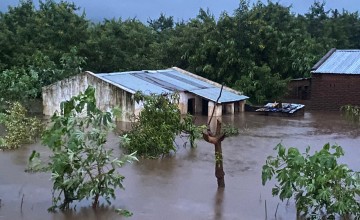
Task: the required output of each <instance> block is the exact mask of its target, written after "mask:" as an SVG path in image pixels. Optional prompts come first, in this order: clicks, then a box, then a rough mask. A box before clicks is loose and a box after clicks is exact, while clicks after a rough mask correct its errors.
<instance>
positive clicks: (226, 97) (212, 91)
mask: <svg viewBox="0 0 360 220" xmlns="http://www.w3.org/2000/svg"><path fill="white" fill-rule="evenodd" d="M191 93H194V94H196V95H198V96H201V97H203V98H205V99H208V100H211V101H214V102H216V100H217V98H218V97H219V93H220V88H217V87H213V88H207V89H199V90H193V91H191ZM248 98H249V97H247V96H244V95H238V94H235V93H232V92H229V91H226V90H223V91H222V93H221V97H220V99H219V103H224V102H234V101H238V100H245V99H248Z"/></svg>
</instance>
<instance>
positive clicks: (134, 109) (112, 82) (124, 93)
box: [42, 67, 248, 121]
mask: <svg viewBox="0 0 360 220" xmlns="http://www.w3.org/2000/svg"><path fill="white" fill-rule="evenodd" d="M88 86H93V87H94V88H95V89H96V99H97V103H96V104H97V106H98V107H99V108H100V109H101V110H109V109H110V108H112V107H114V106H118V107H120V108H121V110H122V112H123V113H125V114H123V117H122V118H121V119H120V120H121V121H129V119H130V116H132V115H134V114H135V115H137V114H139V112H140V111H141V109H142V103H136V102H135V101H134V94H135V93H136V92H137V91H141V92H142V93H144V94H146V95H149V94H170V93H174V92H178V93H179V96H180V100H179V109H180V112H181V114H186V113H190V114H203V115H211V114H212V111H213V108H215V111H214V116H221V115H222V114H225V113H227V114H234V113H235V112H241V111H244V106H245V102H246V99H248V97H247V96H245V95H243V94H242V93H241V92H238V91H236V90H233V89H231V88H228V87H226V86H224V87H223V91H222V95H221V97H220V99H219V101H218V103H217V104H216V101H217V98H218V96H219V93H220V89H221V85H220V84H218V83H216V82H213V81H210V80H208V79H205V78H203V77H200V76H198V75H195V74H193V73H190V72H187V71H185V70H182V69H180V68H177V67H173V68H170V69H165V70H154V71H153V70H143V71H129V72H115V73H99V74H95V73H92V72H89V71H86V72H83V73H81V74H79V75H76V76H73V77H70V78H67V79H64V80H61V81H58V82H56V83H53V84H51V85H49V86H45V87H43V89H42V99H43V113H44V114H45V115H52V114H54V113H55V112H56V111H59V110H60V103H61V102H62V101H65V100H69V99H70V98H71V97H72V96H75V95H78V94H79V93H80V92H84V91H85V89H86V88H87V87H88Z"/></svg>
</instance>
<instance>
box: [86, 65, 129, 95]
mask: <svg viewBox="0 0 360 220" xmlns="http://www.w3.org/2000/svg"><path fill="white" fill-rule="evenodd" d="M85 73H86V74H89V75H91V76H93V77H96V78H98V79H101V80H103V81H105V82H107V83H109V84H111V85H113V86H115V87H118V88H120V89H122V90H125V91H126V92H129V93H131V94H135V93H136V91H133V90H131V89H129V88H127V87H124V86H122V85H120V84H116V83H114V82H112V81H110V80H108V79H105V78H103V77H99V76H97V74H95V73H93V72H91V71H85Z"/></svg>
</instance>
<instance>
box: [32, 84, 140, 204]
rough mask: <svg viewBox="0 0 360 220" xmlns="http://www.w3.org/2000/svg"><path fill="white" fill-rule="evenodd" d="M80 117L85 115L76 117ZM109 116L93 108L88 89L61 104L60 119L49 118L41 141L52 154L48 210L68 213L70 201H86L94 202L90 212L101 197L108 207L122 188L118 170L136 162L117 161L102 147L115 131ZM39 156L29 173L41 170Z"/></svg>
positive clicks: (129, 158)
mask: <svg viewBox="0 0 360 220" xmlns="http://www.w3.org/2000/svg"><path fill="white" fill-rule="evenodd" d="M79 113H86V114H85V116H84V117H79V116H78V114H79ZM112 114H113V113H112V112H102V111H101V110H99V109H98V108H97V107H96V100H95V90H94V88H92V87H89V88H88V89H87V90H86V91H85V93H83V94H80V95H78V96H75V97H73V98H71V100H69V101H66V102H63V103H61V115H57V114H55V115H54V116H53V117H52V118H51V126H50V127H49V129H47V130H46V131H45V132H44V136H43V138H42V140H43V143H44V144H45V145H46V146H48V147H49V148H50V149H51V150H52V152H53V155H52V156H51V157H50V162H49V165H48V169H49V170H51V179H52V181H53V206H52V207H50V209H49V210H51V211H53V210H55V209H57V208H59V209H68V208H69V207H70V204H71V203H72V202H73V201H81V200H83V199H89V198H91V199H93V208H96V207H97V206H98V204H99V198H100V197H103V198H105V200H106V201H107V202H108V203H109V204H110V203H111V202H110V199H112V198H113V199H114V198H115V189H117V188H123V185H122V182H123V180H124V178H125V177H124V176H122V175H120V174H119V173H118V172H117V168H118V167H122V166H123V165H124V164H125V163H126V162H131V161H133V160H137V159H136V157H135V156H134V154H130V155H126V156H124V157H123V158H121V159H118V158H117V157H115V156H114V155H113V150H112V149H106V148H105V147H104V145H105V144H106V141H107V140H106V138H107V135H108V133H109V132H110V131H112V129H113V128H114V124H113V121H112ZM82 116H83V114H82ZM39 156H40V155H39V154H38V153H37V152H33V153H32V155H31V157H30V159H29V160H30V163H29V170H33V169H44V167H42V166H41V165H40V163H39V159H38V158H39Z"/></svg>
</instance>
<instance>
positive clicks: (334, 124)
mask: <svg viewBox="0 0 360 220" xmlns="http://www.w3.org/2000/svg"><path fill="white" fill-rule="evenodd" d="M198 120H199V121H200V122H201V121H203V122H204V121H206V118H202V117H198ZM222 120H223V123H226V124H232V125H234V126H236V127H238V128H239V129H240V135H239V136H236V137H229V138H226V139H225V140H224V141H223V142H222V146H223V156H224V170H225V173H226V175H225V183H226V188H225V190H223V191H218V190H217V183H216V178H215V176H214V149H213V148H214V147H213V146H211V145H210V144H208V143H206V142H204V141H198V147H197V148H196V149H190V148H189V147H187V148H184V147H183V142H182V140H181V139H178V145H179V146H178V152H177V153H176V154H175V155H174V156H172V157H166V158H163V159H160V160H140V162H138V163H135V164H130V165H127V166H126V167H124V168H123V169H121V170H120V172H121V173H122V174H123V175H125V176H126V179H125V181H124V185H125V188H126V189H125V190H119V191H118V192H117V199H116V200H115V201H113V206H114V207H120V208H124V209H128V210H131V211H132V212H133V213H134V215H133V216H132V217H130V218H129V219H134V220H137V219H140V220H142V219H145V220H146V219H156V220H161V219H164V220H167V219H171V220H178V219H179V220H184V219H194V220H195V219H200V220H202V219H204V220H206V219H209V220H228V219H229V220H232V219H234V220H236V219H240V220H241V219H245V220H247V219H250V220H251V219H265V217H266V215H265V203H266V205H267V217H268V219H279V220H280V219H296V217H295V208H294V202H293V201H292V200H290V202H289V203H288V204H287V203H286V202H280V200H278V199H277V198H273V197H272V196H271V187H272V184H269V185H267V186H265V187H264V186H262V185H261V167H262V165H263V164H264V162H265V160H266V157H267V156H268V155H271V154H274V151H273V148H274V147H275V146H276V144H278V143H279V142H282V143H283V144H284V145H286V146H296V147H299V148H300V149H302V150H304V149H305V147H306V146H308V145H310V146H314V148H313V149H319V148H320V147H322V146H323V145H324V144H325V143H327V142H330V143H331V144H335V143H337V144H339V145H341V146H343V147H344V149H345V157H344V158H343V159H342V162H345V163H347V164H349V166H350V167H351V168H353V169H357V170H360V161H359V159H358V158H359V156H358V155H360V147H359V146H358V143H359V142H360V137H359V136H360V135H359V129H358V128H357V127H356V126H355V125H353V124H349V123H348V122H346V121H345V120H344V119H343V118H342V117H341V116H340V115H339V114H338V113H329V112H311V113H309V112H306V113H305V115H304V116H301V117H296V118H280V117H268V116H259V115H254V114H252V113H242V114H240V115H236V116H223V118H222ZM109 143H110V144H112V145H113V146H115V147H117V145H118V139H117V137H116V136H115V135H111V137H110V139H109ZM33 149H36V150H38V151H40V152H41V153H42V154H43V156H44V155H46V154H47V153H48V152H47V150H46V149H45V148H44V147H42V146H40V144H34V145H30V146H26V147H24V148H22V149H19V150H16V151H9V152H0V199H1V204H0V220H8V219H9V220H11V219H15V220H16V219H30V220H32V219H34V220H40V219H54V220H72V219H79V220H81V219H89V220H91V219H125V217H120V216H118V215H117V214H115V213H114V212H113V211H112V210H111V209H112V207H110V208H101V209H99V210H97V211H93V210H92V209H91V208H89V205H90V202H84V203H81V204H79V205H78V207H77V208H76V211H73V212H67V213H55V214H54V213H48V212H47V208H48V207H49V206H50V205H51V182H50V174H49V173H38V174H28V173H25V172H24V169H25V166H26V164H27V158H28V156H29V154H30V153H31V151H32V150H33ZM22 200H23V204H22V208H21V203H22V202H21V201H22ZM278 204H279V207H278V211H277V218H275V211H276V207H277V205H278Z"/></svg>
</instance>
